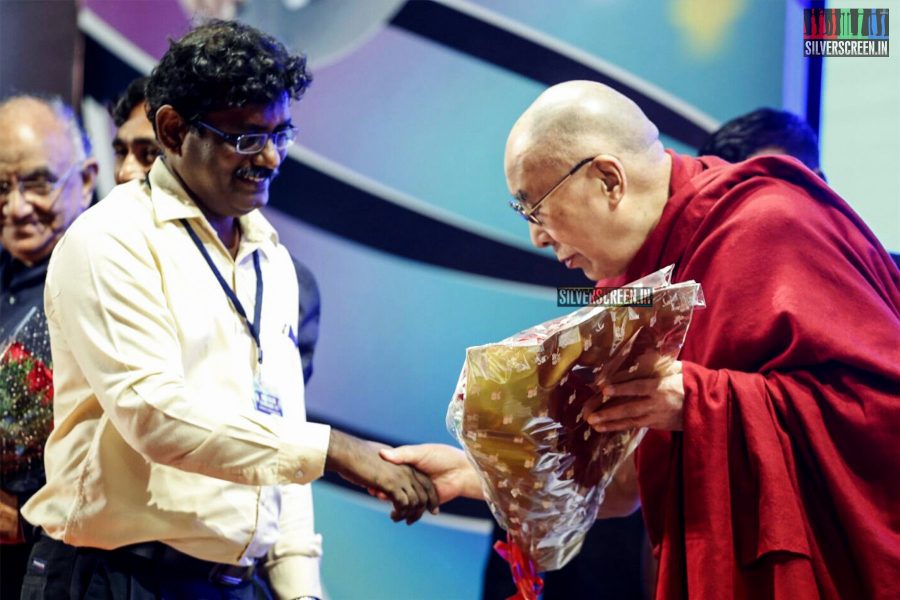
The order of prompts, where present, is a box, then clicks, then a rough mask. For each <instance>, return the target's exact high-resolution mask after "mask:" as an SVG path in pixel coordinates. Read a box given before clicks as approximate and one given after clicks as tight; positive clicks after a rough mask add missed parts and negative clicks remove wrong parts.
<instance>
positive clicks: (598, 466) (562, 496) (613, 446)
mask: <svg viewBox="0 0 900 600" xmlns="http://www.w3.org/2000/svg"><path fill="white" fill-rule="evenodd" d="M671 272H672V267H667V268H665V269H663V270H661V271H658V272H656V273H654V274H652V275H649V276H647V277H644V278H642V279H640V280H638V281H635V282H633V283H631V284H629V285H630V286H634V287H649V288H653V302H652V307H625V306H609V307H606V306H586V307H583V308H581V309H579V310H576V311H575V312H573V313H571V314H569V315H566V316H564V317H560V318H557V319H553V320H551V321H547V322H546V323H542V324H540V325H537V326H535V327H531V328H529V329H526V330H525V331H522V332H520V333H517V334H516V335H514V336H512V337H509V338H507V339H505V340H503V341H501V342H498V343H495V344H487V345H484V346H476V347H472V348H469V349H468V350H467V351H466V360H465V363H464V365H463V369H462V373H461V374H460V377H459V382H458V384H457V387H456V391H455V393H454V396H453V399H452V400H451V402H450V406H449V409H448V411H447V426H448V429H449V430H450V432H451V433H452V434H453V435H454V436H455V437H456V438H457V439H458V440H459V442H460V444H461V445H462V447H463V449H464V450H465V452H466V454H467V456H468V457H469V460H470V461H471V462H472V463H473V464H474V466H475V468H476V470H477V472H478V474H479V476H480V478H481V483H482V486H483V489H484V495H485V498H486V499H487V501H488V504H489V506H490V508H491V511H492V513H493V514H494V517H495V518H496V519H497V522H498V523H500V525H501V526H502V527H503V528H504V529H506V530H507V532H508V535H509V541H510V542H511V543H512V544H515V545H517V546H518V550H519V551H521V553H522V554H523V555H524V556H525V557H526V558H527V559H530V561H532V562H533V566H534V567H535V568H536V569H537V571H548V570H554V569H559V568H561V567H563V566H564V565H565V564H566V563H567V562H568V561H569V560H571V559H572V558H573V557H574V556H575V555H576V554H577V553H578V551H579V550H580V548H581V544H582V541H583V539H584V536H585V534H586V533H587V531H588V529H590V527H591V525H592V524H593V523H594V521H595V520H596V517H597V511H598V509H599V507H600V504H601V503H602V502H603V497H604V489H605V488H606V486H607V485H609V483H610V481H611V480H612V477H613V475H614V474H615V472H616V469H617V468H618V467H619V466H620V465H621V464H622V463H623V462H624V460H625V459H626V458H627V457H628V455H629V454H630V453H631V452H632V451H634V449H635V448H636V447H637V445H638V443H639V442H640V440H641V439H642V437H643V435H644V433H645V432H646V430H644V429H641V430H637V429H633V430H629V431H621V432H611V433H598V432H596V431H594V430H593V429H592V428H591V427H590V426H588V424H587V423H586V422H585V420H584V418H583V415H582V405H583V404H584V403H585V401H587V400H588V399H589V398H592V397H595V396H597V395H598V394H599V393H600V392H599V390H600V389H601V388H602V387H603V386H604V385H606V384H607V383H618V382H623V381H628V380H632V379H637V378H645V377H650V376H653V374H654V373H661V372H662V371H663V370H665V369H666V368H667V367H668V366H669V365H670V364H671V363H672V362H673V361H674V360H675V359H676V357H677V355H678V353H679V351H680V349H681V346H682V344H683V343H684V338H685V334H686V333H687V330H688V326H689V324H690V322H691V317H692V314H693V310H694V308H695V307H697V306H703V305H704V303H703V296H702V291H701V289H700V285H699V284H697V283H694V282H684V283H678V284H672V283H671V281H670V277H671Z"/></svg>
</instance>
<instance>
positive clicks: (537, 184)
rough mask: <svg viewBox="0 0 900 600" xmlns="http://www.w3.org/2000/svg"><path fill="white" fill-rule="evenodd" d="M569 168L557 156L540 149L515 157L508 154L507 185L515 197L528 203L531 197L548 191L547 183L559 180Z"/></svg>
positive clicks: (506, 165)
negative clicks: (546, 188)
mask: <svg viewBox="0 0 900 600" xmlns="http://www.w3.org/2000/svg"><path fill="white" fill-rule="evenodd" d="M569 166H571V165H567V163H566V162H565V161H564V159H563V158H561V157H560V156H558V155H557V154H553V155H551V154H548V153H547V152H545V151H543V150H541V149H539V148H537V149H531V150H529V151H525V152H522V153H520V154H515V155H514V154H510V153H507V156H506V163H505V165H504V169H505V172H506V184H507V186H508V187H509V191H510V193H511V194H512V195H513V196H516V197H517V198H519V199H520V200H523V201H527V200H528V199H529V195H532V196H533V195H534V194H536V193H538V192H539V191H541V190H543V191H546V190H544V188H545V187H547V182H548V181H551V180H555V179H558V178H559V175H560V174H561V173H565V170H566V169H567V168H568V167H569Z"/></svg>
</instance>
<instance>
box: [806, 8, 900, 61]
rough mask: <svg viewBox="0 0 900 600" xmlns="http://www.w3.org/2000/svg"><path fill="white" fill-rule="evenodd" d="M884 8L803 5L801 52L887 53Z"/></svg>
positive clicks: (887, 40) (846, 54)
mask: <svg viewBox="0 0 900 600" xmlns="http://www.w3.org/2000/svg"><path fill="white" fill-rule="evenodd" d="M889 16H890V14H889V11H888V9H886V8H804V9H803V56H888V55H889V51H890V39H889V37H890V19H889Z"/></svg>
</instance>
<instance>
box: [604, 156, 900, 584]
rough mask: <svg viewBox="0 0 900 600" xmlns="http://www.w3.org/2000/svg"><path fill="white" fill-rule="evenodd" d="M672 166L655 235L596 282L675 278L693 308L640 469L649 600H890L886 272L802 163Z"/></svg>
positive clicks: (895, 316) (898, 579) (895, 458)
mask: <svg viewBox="0 0 900 600" xmlns="http://www.w3.org/2000/svg"><path fill="white" fill-rule="evenodd" d="M670 155H671V156H672V162H673V165H672V178H671V183H670V191H669V200H668V203H667V204H666V206H665V209H664V211H663V213H662V216H661V219H660V221H659V223H658V224H657V226H656V227H655V229H654V230H653V231H652V232H651V234H650V236H649V237H648V239H647V240H646V242H645V243H644V245H643V246H642V247H641V249H640V251H639V252H638V254H637V255H636V256H635V258H634V260H633V261H632V263H631V264H630V266H629V269H628V272H627V273H626V274H625V275H624V276H623V277H621V278H618V279H617V280H616V281H606V282H604V284H606V285H609V284H615V283H622V282H624V281H628V280H634V279H637V278H638V277H641V276H643V275H646V274H648V273H651V272H653V271H656V270H657V269H659V268H661V267H663V266H665V265H668V264H672V263H674V264H675V265H676V269H675V274H674V275H675V276H674V280H675V281H683V280H688V279H694V280H696V281H698V282H700V283H701V284H702V286H703V291H704V294H705V296H706V301H707V304H708V307H707V308H706V309H703V310H699V311H697V312H696V313H695V315H694V322H693V323H692V324H691V329H690V331H689V332H688V335H687V340H686V343H685V346H684V349H683V351H682V353H681V358H682V360H683V361H684V363H683V365H684V387H685V400H684V431H683V432H676V433H669V432H662V431H651V432H650V433H649V434H648V435H647V436H646V438H645V439H644V441H643V443H642V444H641V446H640V447H639V449H638V453H637V465H638V472H639V482H640V490H641V500H642V504H643V510H644V515H645V519H646V522H647V529H648V532H649V534H650V538H651V541H652V543H653V547H654V551H655V553H656V555H657V557H658V558H659V574H658V583H657V598H663V599H666V600H670V599H676V598H688V597H689V598H702V599H710V600H713V599H714V600H721V599H730V598H735V599H738V598H746V599H752V600H757V599H765V598H787V599H788V600H801V599H805V598H818V597H822V598H846V599H854V600H855V599H857V598H884V599H888V598H891V599H897V598H900V272H898V271H897V268H896V266H895V265H894V264H893V262H892V261H891V259H890V257H889V256H888V254H887V253H886V252H885V251H884V249H883V248H882V246H881V245H880V244H879V242H878V241H877V240H876V238H875V236H874V235H873V234H872V233H871V232H870V231H869V229H868V228H867V227H866V226H865V225H864V224H863V222H862V221H861V220H860V218H859V217H858V216H857V215H856V214H855V213H854V212H853V211H852V210H851V209H850V208H849V206H847V204H846V203H845V202H844V201H843V200H841V199H840V197H838V196H837V195H836V194H835V193H834V192H833V191H831V189H830V188H828V187H827V186H826V185H825V184H824V183H823V182H822V181H821V180H820V179H819V178H818V177H816V176H815V175H814V174H813V173H812V172H810V171H808V170H806V169H805V168H803V167H802V166H800V163H799V162H797V161H795V160H793V159H791V158H787V157H776V156H765V157H760V158H757V159H753V160H750V161H747V162H744V163H740V164H737V165H730V164H728V163H724V162H722V161H720V160H718V159H714V158H709V157H706V158H703V159H693V158H688V157H684V156H679V155H676V154H674V153H670ZM894 200H896V199H894Z"/></svg>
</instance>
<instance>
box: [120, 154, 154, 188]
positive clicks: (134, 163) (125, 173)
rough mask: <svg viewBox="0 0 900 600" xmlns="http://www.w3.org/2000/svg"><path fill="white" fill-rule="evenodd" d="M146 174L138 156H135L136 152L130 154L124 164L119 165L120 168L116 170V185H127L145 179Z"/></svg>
mask: <svg viewBox="0 0 900 600" xmlns="http://www.w3.org/2000/svg"><path fill="white" fill-rule="evenodd" d="M146 174H147V173H146V171H145V170H144V167H143V165H142V164H141V162H140V161H139V160H138V158H137V156H135V155H134V152H129V153H128V155H127V156H126V157H125V160H123V161H122V164H121V165H119V168H118V169H116V183H127V182H129V181H131V180H132V179H143V178H144V175H146Z"/></svg>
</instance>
